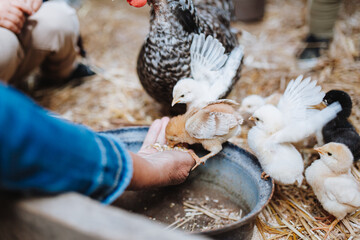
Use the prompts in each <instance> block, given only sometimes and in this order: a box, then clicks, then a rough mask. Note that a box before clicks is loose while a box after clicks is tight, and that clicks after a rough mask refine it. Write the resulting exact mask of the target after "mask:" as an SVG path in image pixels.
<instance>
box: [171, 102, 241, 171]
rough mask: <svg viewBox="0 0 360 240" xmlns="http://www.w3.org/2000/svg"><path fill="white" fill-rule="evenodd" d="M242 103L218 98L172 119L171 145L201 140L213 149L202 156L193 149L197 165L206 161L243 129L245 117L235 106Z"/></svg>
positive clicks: (209, 149) (199, 141)
mask: <svg viewBox="0 0 360 240" xmlns="http://www.w3.org/2000/svg"><path fill="white" fill-rule="evenodd" d="M237 105H238V104H237V103H236V102H234V101H232V100H227V99H223V100H217V101H214V102H210V103H208V104H207V105H206V106H204V107H202V108H192V109H191V110H190V111H188V112H186V113H185V114H183V115H179V116H176V117H173V118H172V119H170V122H169V123H168V125H167V127H166V131H165V136H166V140H167V143H168V145H169V146H171V147H173V146H175V145H177V144H181V143H188V144H195V143H200V144H202V146H203V147H204V148H205V149H206V150H207V151H209V152H210V153H208V154H206V155H205V156H203V157H201V158H199V157H198V156H197V155H196V154H195V153H194V152H189V153H190V154H191V155H192V157H193V158H194V160H195V161H196V165H195V166H194V167H193V169H195V168H196V167H197V166H199V165H200V163H205V161H206V160H207V159H209V158H210V157H212V156H215V155H216V154H217V153H219V152H220V151H221V150H222V144H223V143H224V142H226V141H227V140H228V139H229V138H231V137H233V136H237V135H239V134H240V133H241V126H240V125H241V124H242V122H243V118H242V117H241V116H240V115H239V114H238V113H237V111H236V110H235V108H234V107H235V106H237Z"/></svg>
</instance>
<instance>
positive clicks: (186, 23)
mask: <svg viewBox="0 0 360 240" xmlns="http://www.w3.org/2000/svg"><path fill="white" fill-rule="evenodd" d="M174 14H175V15H176V16H177V18H178V20H179V22H180V23H181V25H182V26H183V28H184V29H185V30H186V31H187V32H189V33H191V32H195V33H199V32H201V27H200V25H199V18H198V16H197V14H196V8H195V6H194V4H193V1H192V0H179V4H178V5H176V8H175V12H174Z"/></svg>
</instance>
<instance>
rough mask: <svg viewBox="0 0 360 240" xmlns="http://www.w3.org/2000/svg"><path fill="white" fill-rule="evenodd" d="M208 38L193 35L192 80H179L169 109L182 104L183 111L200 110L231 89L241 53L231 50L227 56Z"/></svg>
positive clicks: (221, 48) (219, 45)
mask: <svg viewBox="0 0 360 240" xmlns="http://www.w3.org/2000/svg"><path fill="white" fill-rule="evenodd" d="M224 52H225V48H224V47H223V45H222V44H221V43H220V42H219V41H218V40H217V39H215V38H213V37H212V36H207V37H206V39H205V35H204V34H199V35H194V38H193V42H192V44H191V49H190V55H191V64H190V67H191V75H192V78H183V79H181V80H179V81H178V82H177V83H176V85H175V86H174V89H173V102H172V105H175V104H177V103H186V104H187V109H190V108H191V107H202V106H205V105H206V104H207V103H208V102H210V101H215V100H217V99H219V98H220V97H221V96H223V95H224V94H225V93H226V92H227V91H229V88H230V87H231V85H232V82H233V78H234V76H236V74H237V71H238V68H239V66H240V64H241V62H242V59H243V55H244V50H243V47H242V46H238V47H235V48H234V49H233V50H232V51H231V53H230V55H229V56H228V55H227V54H225V53H224Z"/></svg>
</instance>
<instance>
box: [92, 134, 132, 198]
mask: <svg viewBox="0 0 360 240" xmlns="http://www.w3.org/2000/svg"><path fill="white" fill-rule="evenodd" d="M96 142H97V143H98V145H99V149H100V151H101V165H102V170H101V171H100V172H99V174H98V176H97V177H96V181H95V182H96V183H97V184H96V185H97V186H95V187H96V189H94V190H93V191H92V193H91V194H89V195H90V196H91V197H92V198H95V199H97V200H99V201H101V202H102V203H104V204H109V203H111V202H113V201H115V200H116V198H118V197H119V196H120V195H121V194H122V193H123V192H124V191H125V189H126V187H127V186H128V185H129V184H130V181H131V178H132V174H133V167H132V159H131V156H130V154H129V153H128V151H127V150H126V147H125V146H124V144H123V143H122V142H121V141H120V140H119V139H117V138H116V137H115V136H112V135H111V134H103V133H101V134H99V135H98V138H97V139H96Z"/></svg>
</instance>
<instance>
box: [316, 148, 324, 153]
mask: <svg viewBox="0 0 360 240" xmlns="http://www.w3.org/2000/svg"><path fill="white" fill-rule="evenodd" d="M314 150H315V151H317V152H318V153H320V154H324V151H323V150H322V149H321V148H319V147H318V148H314Z"/></svg>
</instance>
